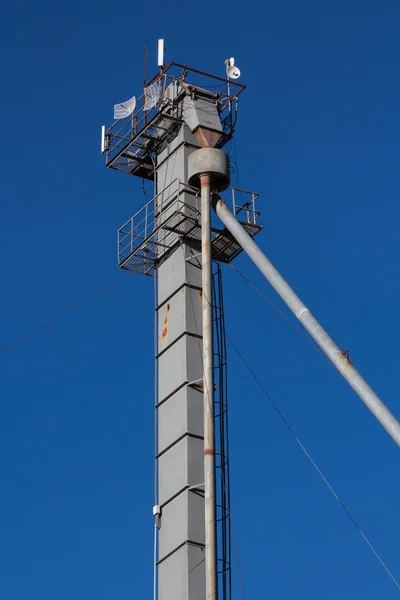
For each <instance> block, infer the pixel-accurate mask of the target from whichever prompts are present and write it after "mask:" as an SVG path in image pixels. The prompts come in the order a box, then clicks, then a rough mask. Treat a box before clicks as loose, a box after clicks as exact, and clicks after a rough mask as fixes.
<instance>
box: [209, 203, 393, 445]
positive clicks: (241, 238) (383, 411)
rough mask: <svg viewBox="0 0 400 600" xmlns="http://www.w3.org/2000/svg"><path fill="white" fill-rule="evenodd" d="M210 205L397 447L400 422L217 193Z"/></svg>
mask: <svg viewBox="0 0 400 600" xmlns="http://www.w3.org/2000/svg"><path fill="white" fill-rule="evenodd" d="M213 208H214V210H215V212H216V213H217V215H218V216H219V218H220V219H221V221H222V222H223V223H224V225H225V226H226V228H227V229H228V230H229V231H230V232H231V234H232V235H233V237H234V238H235V239H236V240H237V242H238V243H239V244H240V245H241V246H242V248H243V250H244V251H245V252H246V254H248V256H249V257H250V258H251V260H252V261H253V262H254V263H255V265H256V266H257V267H258V268H259V269H260V271H261V273H262V274H263V275H264V276H265V277H266V279H267V280H268V281H269V282H270V284H271V285H272V287H273V288H274V290H275V291H276V292H277V293H278V294H279V295H280V297H281V298H282V300H283V301H284V302H285V303H286V304H287V305H288V307H289V308H290V310H291V311H292V312H293V313H294V315H295V316H296V317H297V318H298V320H299V321H300V322H301V323H302V324H303V325H304V327H305V328H306V329H307V331H308V333H309V334H310V335H311V337H312V338H313V339H314V340H315V341H316V342H317V344H318V346H320V348H322V350H323V351H324V352H325V354H326V355H327V357H328V358H329V360H330V361H331V362H332V363H333V364H334V366H335V367H336V368H337V370H338V371H339V373H341V374H342V375H343V377H344V378H345V379H346V381H347V382H348V383H349V384H350V385H351V387H352V388H353V390H354V391H355V392H356V393H357V394H358V395H359V397H360V398H361V400H362V401H363V402H364V404H366V406H367V407H368V408H369V410H370V411H371V412H372V413H373V414H374V415H375V417H376V418H377V419H378V421H379V422H380V424H381V425H382V426H383V427H384V428H385V429H386V431H387V432H388V434H389V435H390V436H391V437H392V438H393V440H394V441H395V442H396V444H397V445H398V446H400V423H399V422H398V420H397V419H396V417H395V416H394V415H393V414H392V413H391V412H390V410H389V409H388V408H387V406H385V404H384V403H383V402H382V400H381V399H380V398H379V397H378V396H377V395H376V394H375V392H374V390H373V389H372V388H371V387H370V386H369V385H368V383H367V382H366V381H365V379H364V378H363V377H362V376H361V375H360V373H359V372H358V371H357V369H356V368H355V367H354V366H353V365H352V364H351V362H350V361H349V359H348V358H347V356H345V355H344V354H343V352H341V350H340V348H339V347H338V346H337V345H336V344H335V342H334V341H333V340H332V338H331V337H329V335H328V334H327V333H326V331H325V329H323V327H321V325H320V324H319V323H318V321H317V319H316V318H315V317H314V316H313V315H312V314H311V312H310V311H309V310H308V308H307V307H306V306H305V305H304V304H303V302H302V301H301V300H300V298H299V297H298V296H297V295H296V294H295V293H294V291H293V290H292V288H291V287H290V285H289V284H288V283H287V282H286V281H285V280H284V278H283V277H282V275H280V274H279V273H278V271H277V270H276V269H275V267H274V265H273V264H272V263H271V262H270V261H269V260H268V258H267V257H266V256H265V254H264V253H263V252H262V251H261V250H260V248H259V247H258V246H257V244H256V243H255V242H254V241H253V239H252V238H251V237H250V236H249V234H248V233H247V231H246V230H245V229H244V228H243V227H242V225H241V224H240V223H239V221H238V220H237V219H236V217H235V216H234V215H233V214H232V213H231V211H230V210H229V209H228V207H227V206H226V204H225V203H224V201H223V200H222V199H221V198H220V197H219V196H217V195H214V196H213Z"/></svg>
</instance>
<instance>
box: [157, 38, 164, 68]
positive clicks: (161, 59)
mask: <svg viewBox="0 0 400 600" xmlns="http://www.w3.org/2000/svg"><path fill="white" fill-rule="evenodd" d="M158 66H159V67H163V66H164V40H158Z"/></svg>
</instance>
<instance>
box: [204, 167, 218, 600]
mask: <svg viewBox="0 0 400 600" xmlns="http://www.w3.org/2000/svg"><path fill="white" fill-rule="evenodd" d="M200 188H201V257H202V287H203V297H202V313H203V395H204V511H205V546H206V552H205V563H206V564H205V566H206V599H207V600H216V599H217V544H216V514H215V513H216V497H215V431H214V349H213V321H212V301H211V298H212V250H211V197H210V175H208V174H203V175H200Z"/></svg>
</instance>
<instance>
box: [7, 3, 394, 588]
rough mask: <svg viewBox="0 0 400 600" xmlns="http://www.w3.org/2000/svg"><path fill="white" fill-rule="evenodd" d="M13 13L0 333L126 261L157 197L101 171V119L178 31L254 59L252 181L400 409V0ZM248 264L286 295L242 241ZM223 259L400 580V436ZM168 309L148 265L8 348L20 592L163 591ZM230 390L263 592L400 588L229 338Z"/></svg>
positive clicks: (288, 258)
mask: <svg viewBox="0 0 400 600" xmlns="http://www.w3.org/2000/svg"><path fill="white" fill-rule="evenodd" d="M2 22H3V27H2V36H1V39H0V45H1V81H2V94H1V97H0V119H1V140H2V143H1V147H0V153H1V156H0V165H1V167H0V168H1V171H2V177H1V181H2V218H1V221H0V228H1V231H0V243H1V281H2V293H1V297H0V306H1V311H0V320H1V323H0V337H1V340H0V341H1V344H0V345H1V346H5V345H6V344H8V343H10V342H12V341H13V340H14V339H15V338H17V337H19V336H21V335H23V334H25V333H26V332H27V331H29V330H31V329H33V328H35V327H37V326H38V325H40V324H41V323H43V322H45V321H47V320H48V319H50V318H51V317H53V316H56V315H57V314H59V313H60V312H62V311H63V310H66V309H67V308H69V307H70V306H71V305H74V304H76V303H77V302H79V301H80V300H82V299H83V298H85V297H86V296H89V295H90V294H92V293H94V292H95V291H97V290H98V289H100V288H101V287H103V286H105V285H107V284H108V283H110V282H112V281H114V280H115V279H117V278H118V277H119V276H121V273H120V272H118V270H117V268H116V230H117V228H118V227H119V226H120V225H121V224H122V223H123V222H125V220H126V219H128V218H129V217H130V216H131V215H132V214H133V213H134V212H136V210H137V209H138V208H140V207H141V206H142V204H144V201H145V197H144V196H143V192H142V189H141V184H140V181H139V180H136V179H135V178H130V177H128V176H127V175H123V174H120V173H115V172H113V171H108V170H107V169H106V168H105V167H104V162H103V159H102V157H101V156H100V153H99V143H100V139H99V138H100V126H101V125H102V124H103V123H105V124H107V125H109V124H111V122H112V107H113V104H114V103H115V102H120V101H123V100H125V99H127V98H129V97H130V96H131V95H132V94H134V93H136V94H137V95H140V93H141V85H142V80H143V72H142V49H143V46H144V45H147V46H148V47H149V69H150V70H151V69H152V68H155V67H156V42H157V38H158V37H165V38H166V46H167V57H168V59H170V60H176V61H179V62H187V63H188V64H190V65H192V66H194V67H198V68H201V69H204V70H208V71H212V72H217V73H218V72H219V73H220V74H222V73H223V61H224V60H225V59H226V58H227V57H228V56H231V55H232V56H234V57H235V58H236V62H237V64H238V66H239V67H240V69H241V71H242V81H243V83H246V84H247V86H248V88H247V90H246V92H245V94H244V95H243V101H242V103H241V108H240V115H239V123H238V132H237V137H236V145H237V157H238V165H239V169H240V184H241V185H242V187H245V188H248V189H249V188H250V189H254V190H255V191H258V192H259V193H260V200H259V208H260V210H262V221H263V224H264V225H265V230H264V232H263V233H262V235H260V237H259V242H260V244H261V246H262V248H263V249H264V250H265V251H266V252H267V254H268V255H269V256H270V258H271V260H272V261H273V262H274V263H275V264H276V265H277V267H278V268H279V269H280V270H281V271H282V272H283V274H284V275H285V276H286V277H287V279H288V280H289V281H290V282H291V284H292V285H293V287H294V289H295V290H296V291H297V292H298V294H299V295H300V296H301V297H302V298H303V300H304V301H305V302H306V303H307V304H308V305H309V306H310V308H311V309H312V310H313V311H314V313H315V314H316V316H317V317H318V318H319V319H320V320H321V321H322V323H323V324H324V325H325V327H326V328H327V329H328V331H329V332H330V333H331V334H332V336H333V337H334V339H335V340H336V341H337V342H338V343H339V345H340V346H341V347H342V348H343V349H346V348H349V349H350V352H351V354H350V356H351V358H352V360H353V362H355V364H356V365H357V366H358V367H359V369H360V370H361V372H362V373H363V374H365V375H366V376H367V379H368V380H369V381H370V383H371V385H372V386H373V387H374V388H375V389H376V390H377V392H378V393H379V394H380V395H381V396H382V398H383V399H384V400H385V401H386V402H387V404H388V405H389V406H390V407H391V409H392V410H393V411H394V412H395V413H397V415H398V416H400V403H399V392H398V390H399V384H400V370H399V359H400V350H399V344H398V339H399V334H400V331H399V329H400V319H399V312H398V308H399V305H400V282H399V268H398V261H399V250H400V237H399V235H398V232H399V217H400V209H399V187H400V175H399V155H400V152H399V139H400V118H399V106H400V85H399V55H400V36H399V33H400V6H399V4H398V2H395V0H391V1H389V0H381V1H378V0H371V1H370V2H362V1H358V2H357V1H354V2H348V1H347V2H345V1H343V0H338V1H337V2H335V3H333V2H329V3H328V2H317V1H310V0H306V1H304V2H296V1H295V0H283V1H282V2H279V3H270V2H261V1H258V2H255V1H254V0H250V1H249V2H237V1H234V2H231V3H229V4H227V3H216V2H209V1H207V0H204V1H203V2H201V3H200V4H199V3H198V4H184V3H179V4H177V5H176V6H174V4H173V3H172V4H171V3H164V2H163V3H161V2H159V1H158V0H157V1H155V2H153V3H145V2H135V3H132V2H131V3H123V2H122V3H106V2H103V1H102V0H100V1H98V2H92V1H91V0H82V1H81V2H77V1H76V0H73V1H71V2H68V3H61V4H60V3H54V2H44V1H42V0H38V2H36V3H32V2H27V1H26V0H22V1H21V2H19V3H14V4H12V3H7V4H6V5H4V7H3V19H2ZM149 193H150V192H149ZM147 199H148V197H147ZM237 265H238V267H239V268H241V269H242V270H243V271H245V272H246V273H247V274H248V276H249V277H250V278H251V279H252V281H254V283H255V284H256V285H257V286H259V287H260V288H261V289H262V290H263V292H264V293H266V294H267V295H268V296H269V297H270V298H271V299H272V300H273V301H275V302H276V303H277V305H278V306H279V307H282V304H281V302H280V301H279V300H278V299H277V298H276V296H275V294H274V293H273V292H272V291H270V290H269V288H268V285H267V284H266V282H264V281H263V279H262V277H261V276H260V275H259V274H258V273H257V272H256V269H255V268H254V267H253V266H252V265H251V264H250V262H249V260H248V259H247V258H246V257H241V258H240V259H239V260H238V262H237ZM224 274H225V303H226V311H227V328H228V331H229V333H230V335H231V336H232V338H233V339H234V341H235V342H236V343H237V345H238V346H239V348H240V349H241V351H242V352H243V353H244V354H245V356H246V358H247V359H248V360H249V362H250V363H251V365H252V367H253V368H254V370H255V371H256V373H258V374H259V376H260V378H261V379H262V381H263V383H264V384H265V386H266V388H267V389H268V391H269V392H270V394H271V395H272V397H273V398H274V400H275V401H276V402H277V403H278V404H279V405H280V407H281V408H282V410H283V412H284V414H285V416H286V417H287V418H288V419H289V421H290V422H291V424H292V425H293V427H294V428H295V430H296V431H297V432H298V434H299V436H300V437H301V439H302V440H303V442H304V443H305V445H306V446H307V448H308V449H309V450H310V451H311V453H312V454H313V455H314V457H315V458H316V459H317V461H318V463H319V464H320V466H321V468H322V469H323V470H324V472H325V473H326V474H327V476H328V477H329V479H330V480H331V482H332V483H333V485H334V486H335V488H336V489H337V491H338V492H339V494H340V496H341V497H342V499H343V500H344V502H345V503H346V504H347V505H348V507H349V508H350V510H351V511H352V512H353V514H354V515H355V517H356V518H357V520H358V521H359V523H360V525H361V526H362V527H363V528H364V530H365V532H366V533H367V534H368V535H369V536H370V538H371V540H372V541H373V543H374V544H375V546H376V548H377V549H378V550H379V552H380V553H381V554H382V556H383V558H384V559H385V560H386V561H387V563H388V565H389V566H390V568H391V569H392V570H393V572H394V574H395V575H397V577H400V566H399V550H398V539H399V533H398V532H399V526H400V511H399V508H398V507H399V506H400V485H399V476H398V473H399V471H398V465H399V457H400V454H399V452H400V450H399V449H397V448H396V446H395V445H394V443H393V442H392V441H391V440H390V438H389V437H388V436H387V435H386V434H385V432H384V431H383V430H382V429H381V428H380V426H379V425H378V424H377V423H376V422H375V420H374V419H373V417H372V416H370V414H369V413H368V411H367V410H366V409H365V408H364V406H363V405H362V403H361V401H359V400H358V398H357V397H356V396H355V394H354V393H353V392H352V391H351V390H350V388H348V386H347V384H345V383H344V382H343V381H342V380H341V379H340V377H339V375H338V374H337V373H336V372H334V370H333V369H332V368H330V366H329V365H328V364H326V362H325V361H324V360H323V359H321V358H320V357H318V356H317V355H316V354H315V353H314V352H313V351H312V350H311V349H310V348H309V347H308V346H307V345H306V344H305V343H304V342H303V341H302V340H301V339H300V338H299V337H298V336H297V335H296V334H295V333H293V331H292V330H291V329H290V328H289V327H288V326H287V325H286V324H285V323H284V322H283V321H281V320H280V319H279V317H276V315H275V314H274V313H273V312H272V311H271V310H270V309H269V308H268V306H267V305H266V304H265V303H264V302H263V301H262V300H261V299H260V298H259V297H258V296H257V295H256V294H255V293H254V291H253V290H251V289H250V288H249V287H247V286H246V284H245V283H244V282H243V281H241V280H240V279H239V278H238V276H237V275H236V274H235V273H234V272H233V271H232V270H230V269H224ZM152 311H153V300H152V281H151V279H150V278H144V277H142V276H139V275H137V276H132V277H131V279H130V280H128V281H127V282H125V283H123V284H121V285H120V286H118V287H117V288H115V289H113V290H111V291H109V292H107V294H105V295H104V296H102V297H100V298H98V299H97V300H95V301H94V302H92V303H90V304H89V305H87V306H85V307H83V308H82V309H80V310H79V311H77V312H76V313H74V314H71V315H69V316H68V317H66V318H65V319H63V320H61V321H59V322H57V323H56V324H55V325H53V326H52V327H50V328H48V329H47V330H45V331H43V332H41V333H39V334H37V335H36V336H34V337H32V338H31V339H29V340H27V341H26V342H24V343H22V344H20V345H18V346H16V347H14V348H13V349H11V350H10V351H8V352H6V353H4V354H2V356H1V363H0V364H1V367H0V368H1V383H0V386H1V388H0V395H1V406H0V481H1V493H0V538H1V543H0V595H1V597H2V598H5V599H7V600H23V599H24V600H25V599H26V598H31V599H34V600H36V599H40V600H72V599H74V600H87V598H96V599H97V600H115V599H116V598H118V600H128V599H129V600H131V599H132V598H143V599H150V598H151V597H152V531H153V518H152V504H153V498H152V469H153V333H152V323H153V321H152V320H153V312H152ZM285 314H287V311H285ZM230 390H231V394H230V407H231V459H232V462H231V464H232V488H233V489H232V492H233V500H232V504H233V506H232V511H233V524H234V528H235V533H236V537H237V541H238V546H239V552H240V558H241V562H242V568H243V575H244V580H245V585H246V590H247V597H248V599H249V600H250V599H255V598H257V599H260V598H275V599H286V598H287V599H289V598H293V597H295V598H304V599H307V600H320V598H321V597H323V598H324V599H325V600H329V599H335V600H336V599H337V598H338V597H340V598H341V600H350V599H351V600H354V598H361V597H362V598H363V599H365V600H370V599H371V600H372V599H373V600H376V599H377V598H385V600H390V599H392V598H393V599H394V598H397V597H398V594H399V590H398V589H396V587H395V586H394V585H393V583H392V582H391V580H390V579H389V577H388V576H387V575H386V573H385V572H384V570H383V569H382V567H381V566H380V565H379V563H378V562H377V560H376V559H375V558H374V556H373V555H372V553H371V552H370V550H369V549H368V548H367V546H366V544H365V543H364V542H363V540H362V539H361V538H360V536H359V535H358V534H357V532H356V531H355V529H354V527H353V526H352V525H351V523H350V522H349V520H348V519H347V518H346V516H345V515H344V514H343V512H342V510H341V509H340V507H339V506H338V504H337V503H336V502H335V500H334V499H333V497H332V496H331V495H330V493H329V491H328V490H327V489H326V487H325V486H324V485H323V483H322V482H321V481H320V479H319V478H318V476H317V475H316V473H315V471H314V470H313V469H312V468H311V466H310V465H309V463H308V462H307V461H306V459H305V457H304V456H303V455H302V454H301V452H300V450H299V448H298V447H297V446H296V444H295V443H294V441H293V440H292V438H291V437H290V435H289V434H288V433H287V431H286V430H285V429H284V427H283V426H282V424H281V422H280V421H279V420H278V418H277V417H276V415H275V413H274V412H273V410H272V409H271V408H270V406H269V405H268V404H267V401H266V399H265V397H264V396H263V395H262V394H261V392H260V390H259V389H258V388H257V387H256V386H255V384H254V382H253V380H252V379H251V378H250V376H249V374H248V372H247V371H246V370H245V368H244V367H243V365H242V363H240V362H239V361H238V359H237V357H236V356H235V354H234V352H233V351H232V350H231V351H230ZM236 571H237V569H236V565H235V573H236ZM235 582H236V587H235V592H234V599H235V600H239V599H240V598H241V592H240V588H239V585H238V581H237V576H236V575H235ZM171 600H172V599H171Z"/></svg>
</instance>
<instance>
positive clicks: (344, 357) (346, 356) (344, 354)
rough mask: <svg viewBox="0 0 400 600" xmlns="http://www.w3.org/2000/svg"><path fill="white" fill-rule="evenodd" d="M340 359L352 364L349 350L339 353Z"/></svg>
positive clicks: (349, 364)
mask: <svg viewBox="0 0 400 600" xmlns="http://www.w3.org/2000/svg"><path fill="white" fill-rule="evenodd" d="M340 359H341V360H344V361H345V363H346V365H348V366H352V364H351V361H350V359H349V350H345V351H344V352H341V353H340Z"/></svg>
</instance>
